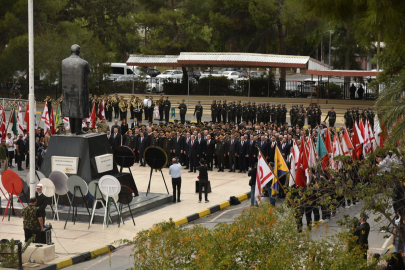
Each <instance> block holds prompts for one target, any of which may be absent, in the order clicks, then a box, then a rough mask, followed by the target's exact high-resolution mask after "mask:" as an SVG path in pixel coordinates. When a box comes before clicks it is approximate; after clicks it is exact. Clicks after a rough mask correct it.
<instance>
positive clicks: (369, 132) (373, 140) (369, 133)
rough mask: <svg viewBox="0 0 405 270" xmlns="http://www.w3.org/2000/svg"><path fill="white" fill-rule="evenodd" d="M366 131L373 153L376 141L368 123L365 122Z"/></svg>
mask: <svg viewBox="0 0 405 270" xmlns="http://www.w3.org/2000/svg"><path fill="white" fill-rule="evenodd" d="M367 130H368V137H369V138H370V142H371V146H372V148H373V151H375V150H377V147H378V145H377V141H376V139H375V136H374V132H373V130H372V129H371V125H370V122H367Z"/></svg>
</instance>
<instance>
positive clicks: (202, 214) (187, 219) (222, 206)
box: [174, 191, 250, 227]
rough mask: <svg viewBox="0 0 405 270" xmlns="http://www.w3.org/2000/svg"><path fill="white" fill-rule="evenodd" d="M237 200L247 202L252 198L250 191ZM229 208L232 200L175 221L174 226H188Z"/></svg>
mask: <svg viewBox="0 0 405 270" xmlns="http://www.w3.org/2000/svg"><path fill="white" fill-rule="evenodd" d="M237 198H238V199H239V201H240V202H241V201H244V200H247V199H248V198H250V191H249V192H247V193H244V194H242V195H239V196H237ZM229 206H231V202H230V200H228V201H224V202H222V203H220V204H217V205H214V206H211V207H210V208H207V209H204V210H202V211H200V212H197V213H194V214H192V215H189V216H186V217H184V218H181V219H178V220H175V221H174V226H176V227H178V226H181V225H184V224H187V223H189V222H191V221H194V220H197V219H199V218H202V217H205V216H208V215H210V214H213V213H215V212H218V211H220V210H223V209H225V208H228V207H229Z"/></svg>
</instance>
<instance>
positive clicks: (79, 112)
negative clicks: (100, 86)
mask: <svg viewBox="0 0 405 270" xmlns="http://www.w3.org/2000/svg"><path fill="white" fill-rule="evenodd" d="M70 52H71V53H72V55H71V56H70V57H68V58H66V59H63V60H62V91H63V108H62V109H63V110H62V115H63V116H65V117H69V122H70V131H71V133H72V134H74V133H76V134H77V135H80V134H84V133H86V132H84V131H82V119H83V118H87V117H89V109H90V105H89V84H88V76H89V74H90V68H89V64H88V63H87V61H85V60H83V59H81V58H80V57H79V54H80V46H79V45H77V44H74V45H72V47H71V48H70Z"/></svg>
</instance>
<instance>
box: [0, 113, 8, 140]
mask: <svg viewBox="0 0 405 270" xmlns="http://www.w3.org/2000/svg"><path fill="white" fill-rule="evenodd" d="M0 132H1V139H2V140H5V139H6V135H7V131H6V114H5V113H3V119H2V121H1V125H0Z"/></svg>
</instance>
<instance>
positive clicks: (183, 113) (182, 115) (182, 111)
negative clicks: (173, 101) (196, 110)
mask: <svg viewBox="0 0 405 270" xmlns="http://www.w3.org/2000/svg"><path fill="white" fill-rule="evenodd" d="M179 110H180V122H181V123H182V124H183V125H184V123H186V113H187V105H186V104H184V99H183V100H182V101H181V104H180V105H179Z"/></svg>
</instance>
